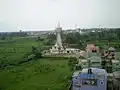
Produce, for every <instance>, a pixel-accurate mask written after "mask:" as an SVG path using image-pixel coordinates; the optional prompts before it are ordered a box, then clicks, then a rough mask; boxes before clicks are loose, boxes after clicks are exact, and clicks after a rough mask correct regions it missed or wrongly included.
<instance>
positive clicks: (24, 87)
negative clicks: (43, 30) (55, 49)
mask: <svg viewBox="0 0 120 90" xmlns="http://www.w3.org/2000/svg"><path fill="white" fill-rule="evenodd" d="M32 46H37V47H40V48H41V47H42V46H44V45H43V43H42V42H36V39H35V38H15V39H13V40H1V41H0V60H1V59H2V60H3V64H9V63H15V62H19V61H21V60H23V59H24V58H23V57H24V55H25V54H26V53H29V52H31V47H32ZM71 74H72V73H71V71H70V67H69V66H68V59H65V58H62V59H59V58H45V57H43V58H40V59H38V60H31V61H28V62H25V63H23V64H20V65H19V66H12V65H8V66H6V67H5V68H4V69H3V68H1V69H0V90H64V89H65V87H66V85H67V84H68V80H69V79H68V77H71Z"/></svg>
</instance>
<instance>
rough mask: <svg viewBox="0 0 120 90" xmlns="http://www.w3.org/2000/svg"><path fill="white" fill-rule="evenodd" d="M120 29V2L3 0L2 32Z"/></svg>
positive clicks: (94, 0)
mask: <svg viewBox="0 0 120 90" xmlns="http://www.w3.org/2000/svg"><path fill="white" fill-rule="evenodd" d="M58 21H59V22H60V23H61V26H62V27H63V29H67V28H75V24H77V27H80V28H92V27H93V28H95V27H99V26H100V27H108V28H109V27H120V0H0V31H19V30H20V29H21V30H47V29H50V30H51V29H54V28H55V27H56V25H57V22H58Z"/></svg>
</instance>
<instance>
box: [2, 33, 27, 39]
mask: <svg viewBox="0 0 120 90" xmlns="http://www.w3.org/2000/svg"><path fill="white" fill-rule="evenodd" d="M25 36H27V33H26V32H9V33H8V32H4V33H0V39H2V40H4V39H6V38H10V39H12V37H25Z"/></svg>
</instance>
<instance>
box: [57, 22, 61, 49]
mask: <svg viewBox="0 0 120 90" xmlns="http://www.w3.org/2000/svg"><path fill="white" fill-rule="evenodd" d="M61 32H62V28H61V27H60V23H59V22H58V26H57V28H56V44H55V46H56V47H58V48H59V49H63V46H62V40H61Z"/></svg>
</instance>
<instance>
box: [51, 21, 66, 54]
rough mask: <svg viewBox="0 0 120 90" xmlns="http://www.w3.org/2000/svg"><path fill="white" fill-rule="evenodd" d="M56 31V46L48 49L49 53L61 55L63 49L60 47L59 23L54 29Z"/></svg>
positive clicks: (60, 30)
mask: <svg viewBox="0 0 120 90" xmlns="http://www.w3.org/2000/svg"><path fill="white" fill-rule="evenodd" d="M55 31H56V44H55V45H54V46H53V47H52V48H51V49H50V52H51V53H63V51H64V48H63V46H62V40H61V32H62V28H61V27H60V23H59V22H58V26H57V28H56V29H55Z"/></svg>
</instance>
